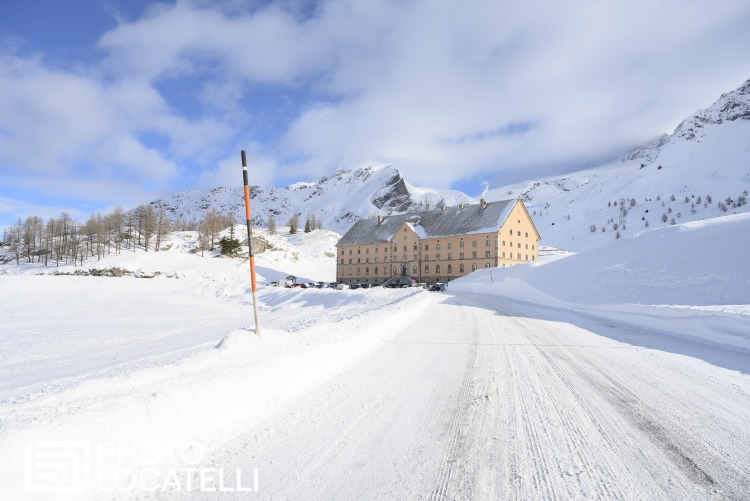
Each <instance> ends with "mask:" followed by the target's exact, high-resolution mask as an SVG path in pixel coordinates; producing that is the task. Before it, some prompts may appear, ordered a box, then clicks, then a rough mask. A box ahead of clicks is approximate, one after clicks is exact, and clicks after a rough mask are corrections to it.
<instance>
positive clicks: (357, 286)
mask: <svg viewBox="0 0 750 501" xmlns="http://www.w3.org/2000/svg"><path fill="white" fill-rule="evenodd" d="M349 288H350V289H359V284H351V285H350V286H349Z"/></svg>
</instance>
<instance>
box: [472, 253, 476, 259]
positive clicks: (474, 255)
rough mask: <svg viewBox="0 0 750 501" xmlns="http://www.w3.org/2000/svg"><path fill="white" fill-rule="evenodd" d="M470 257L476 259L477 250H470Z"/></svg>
mask: <svg viewBox="0 0 750 501" xmlns="http://www.w3.org/2000/svg"><path fill="white" fill-rule="evenodd" d="M471 257H473V258H474V259H476V258H477V251H471Z"/></svg>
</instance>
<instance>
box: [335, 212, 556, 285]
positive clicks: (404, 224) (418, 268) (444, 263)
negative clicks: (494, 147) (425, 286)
mask: <svg viewBox="0 0 750 501" xmlns="http://www.w3.org/2000/svg"><path fill="white" fill-rule="evenodd" d="M540 240H541V236H540V235H539V232H538V231H537V229H536V226H534V222H533V221H532V219H531V216H530V215H529V212H528V210H526V206H525V205H524V203H523V201H522V200H520V199H518V200H502V201H498V202H489V203H487V202H485V201H484V200H482V202H481V203H479V204H476V205H459V206H456V207H446V208H442V209H436V210H431V211H425V212H417V213H411V214H394V215H390V216H384V217H383V216H378V217H375V218H370V219H360V220H359V221H357V222H356V223H355V224H354V226H352V227H351V229H349V231H347V232H346V234H345V235H344V236H343V237H341V240H339V243H338V244H337V245H336V247H337V249H338V252H337V255H336V281H337V282H339V283H344V284H352V283H369V284H372V285H378V284H381V283H383V282H385V281H386V280H388V279H389V278H391V277H393V276H397V275H408V276H411V277H412V278H414V279H416V280H418V281H419V282H426V283H430V284H432V283H435V282H449V281H451V280H453V279H454V278H458V277H462V276H464V275H467V274H468V273H471V272H472V271H474V270H476V269H478V268H492V267H503V266H512V265H514V264H520V263H529V262H534V261H536V260H537V259H538V258H539V241H540Z"/></svg>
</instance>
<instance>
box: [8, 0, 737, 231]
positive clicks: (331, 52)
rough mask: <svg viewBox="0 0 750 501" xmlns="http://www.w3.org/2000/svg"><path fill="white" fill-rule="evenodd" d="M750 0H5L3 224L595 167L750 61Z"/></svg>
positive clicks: (723, 87)
mask: <svg viewBox="0 0 750 501" xmlns="http://www.w3.org/2000/svg"><path fill="white" fill-rule="evenodd" d="M748 26H750V3H748V2H747V1H746V0H717V1H715V2H705V1H703V0H649V1H645V0H635V1H624V0H623V1H611V2H594V1H584V0H569V1H566V2H559V1H551V0H550V1H538V0H531V1H528V2H515V1H513V2H511V1H506V0H467V1H465V2H453V1H444V0H341V1H330V2H328V1H323V2H310V1H303V0H283V1H263V2H260V1H241V0H222V1H207V0H180V1H176V2H174V1H168V2H164V3H157V2H145V1H135V0H102V1H97V0H66V1H61V0H27V1H24V2H2V3H1V4H0V227H2V226H6V225H10V224H12V223H13V222H14V221H15V220H16V218H17V217H19V216H20V217H22V218H23V217H26V216H28V215H39V216H42V217H43V218H44V219H45V220H46V219H47V218H49V217H54V216H58V215H59V214H60V212H62V211H65V212H68V213H69V214H70V215H71V216H73V217H74V218H76V219H86V218H88V216H89V215H90V214H91V213H92V212H95V211H102V212H106V211H109V210H111V209H112V208H114V207H116V206H118V205H119V206H122V207H123V208H125V209H128V208H132V207H134V206H136V205H138V204H140V203H145V202H148V201H150V200H153V199H155V198H158V197H159V196H162V195H165V194H170V193H174V192H177V191H181V190H185V189H209V188H212V187H216V186H232V185H239V184H240V183H241V179H242V178H241V165H240V160H239V158H240V156H239V151H240V150H241V149H246V150H248V152H249V161H250V178H251V182H252V183H253V184H260V185H277V186H284V185H286V184H289V183H291V182H295V181H303V180H315V179H317V178H319V177H321V176H323V175H329V174H331V173H333V172H335V171H336V170H338V169H352V168H356V167H361V166H366V165H370V164H381V163H390V164H393V165H394V166H396V167H397V168H398V169H399V170H401V172H402V173H403V174H404V176H405V177H406V178H407V179H408V180H409V181H410V182H412V183H413V184H416V185H424V186H432V187H438V188H457V189H461V190H463V191H465V192H467V193H468V194H470V195H476V194H478V193H480V192H481V191H482V189H483V184H482V182H483V181H487V182H489V183H490V186H491V187H498V186H501V185H503V184H507V183H511V182H517V181H522V180H526V179H531V178H535V177H541V176H546V175H552V174H560V173H564V172H566V171H571V170H575V169H577V168H579V167H582V166H591V165H596V164H597V163H598V162H603V161H604V160H606V159H610V158H612V157H613V156H616V155H617V154H618V153H621V152H622V151H623V150H625V149H627V148H629V147H631V146H634V145H638V144H642V143H644V142H647V141H649V140H651V139H652V138H654V137H656V136H658V135H659V134H663V133H669V132H671V131H672V130H673V129H674V127H675V126H676V125H677V124H678V123H679V121H681V120H682V119H683V118H685V117H686V116H688V115H689V114H691V113H693V112H694V111H695V110H697V109H698V108H702V107H706V106H708V105H710V104H711V103H712V102H713V101H714V100H715V99H716V98H718V97H719V95H720V94H721V93H723V92H726V91H729V90H732V89H734V88H736V87H737V86H739V85H740V84H742V82H744V81H745V80H746V79H747V78H750V51H748V47H750V30H749V29H748Z"/></svg>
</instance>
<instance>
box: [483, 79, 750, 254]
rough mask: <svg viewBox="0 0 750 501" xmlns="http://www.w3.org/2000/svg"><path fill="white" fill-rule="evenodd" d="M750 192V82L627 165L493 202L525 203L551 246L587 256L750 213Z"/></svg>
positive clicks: (544, 183)
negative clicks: (656, 232) (640, 235)
mask: <svg viewBox="0 0 750 501" xmlns="http://www.w3.org/2000/svg"><path fill="white" fill-rule="evenodd" d="M748 190H750V80H748V81H747V82H745V83H744V84H743V85H742V86H740V87H739V88H738V89H736V90H734V91H732V92H728V93H726V94H724V95H722V96H721V97H720V98H719V99H718V100H717V101H716V102H715V103H714V104H712V105H711V106H709V107H708V108H706V109H702V110H699V111H697V112H696V113H694V114H693V115H692V116H690V117H688V118H687V119H685V120H684V121H683V122H682V123H681V124H680V125H679V126H677V128H676V129H675V131H674V133H673V134H671V135H666V136H662V137H661V138H659V139H657V140H656V141H654V142H653V143H652V144H650V145H648V146H647V147H645V148H640V149H637V150H635V151H633V152H631V153H629V154H628V155H625V156H624V157H623V158H622V159H620V160H615V161H613V162H611V163H609V164H606V165H603V166H600V167H597V168H594V169H588V170H583V171H580V172H575V173H572V174H567V175H564V176H557V177H548V178H542V179H535V180H530V181H527V182H523V183H518V184H514V185H510V186H505V187H502V188H497V189H493V190H490V192H489V193H488V195H487V198H488V199H489V200H502V199H507V198H511V197H522V198H523V199H524V202H525V203H526V205H527V206H528V208H529V211H530V212H531V213H532V216H534V220H535V223H536V224H537V228H538V229H539V232H540V233H541V235H542V243H543V244H545V245H552V246H555V247H562V248H565V249H571V250H583V249H586V248H590V247H594V246H599V245H601V244H603V243H605V242H608V241H610V240H611V239H613V238H616V237H617V234H618V232H619V234H620V236H622V237H624V236H626V235H628V234H634V233H637V232H639V231H642V230H644V229H646V228H654V227H660V226H669V225H672V224H678V223H681V222H686V221H695V220H703V219H710V218H713V217H718V216H722V215H726V214H732V213H740V212H749V211H750V208H748V206H747V205H746V199H747V196H748ZM621 200H623V201H624V206H623V205H621V202H620V201H621Z"/></svg>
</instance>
